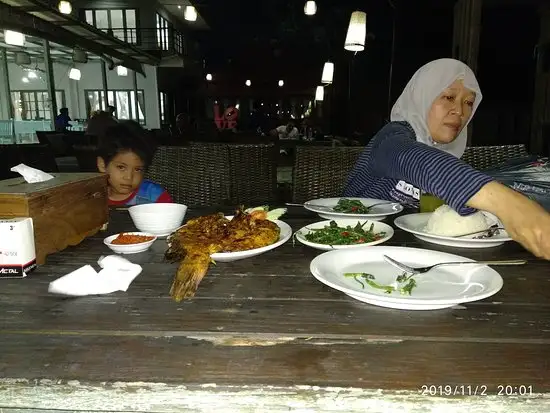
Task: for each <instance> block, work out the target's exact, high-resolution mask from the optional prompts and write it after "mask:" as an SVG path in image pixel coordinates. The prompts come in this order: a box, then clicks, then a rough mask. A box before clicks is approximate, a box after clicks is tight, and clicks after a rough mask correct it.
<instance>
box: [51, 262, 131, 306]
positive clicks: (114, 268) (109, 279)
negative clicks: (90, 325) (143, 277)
mask: <svg viewBox="0 0 550 413" xmlns="http://www.w3.org/2000/svg"><path fill="white" fill-rule="evenodd" d="M97 263H98V264H99V266H100V267H101V268H102V269H101V271H99V272H96V270H95V269H94V268H93V267H92V266H91V265H84V266H83V267H80V268H79V269H77V270H75V271H73V272H71V273H69V274H67V275H64V276H63V277H61V278H58V279H57V280H55V281H52V282H51V283H50V285H49V287H48V292H50V293H53V294H62V295H70V296H77V297H80V296H85V295H101V294H110V293H113V292H115V291H126V290H128V287H129V286H130V284H131V283H132V281H134V279H135V278H136V277H137V276H138V275H139V274H140V273H141V271H142V268H141V265H138V264H134V263H132V262H130V261H128V260H127V259H126V258H122V257H120V256H118V255H108V256H106V257H101V258H100V259H99V260H98V261H97Z"/></svg>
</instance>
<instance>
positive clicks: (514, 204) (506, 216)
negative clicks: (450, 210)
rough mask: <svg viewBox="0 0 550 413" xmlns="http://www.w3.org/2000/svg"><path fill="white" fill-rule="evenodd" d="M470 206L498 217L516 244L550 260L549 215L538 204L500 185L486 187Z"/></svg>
mask: <svg viewBox="0 0 550 413" xmlns="http://www.w3.org/2000/svg"><path fill="white" fill-rule="evenodd" d="M468 206H471V207H472V208H476V209H481V210H484V211H488V212H491V213H493V214H495V215H496V216H497V217H498V218H499V219H500V220H501V221H502V223H503V224H504V227H505V228H506V231H507V232H508V234H509V235H510V237H512V238H513V239H514V240H515V241H517V242H519V243H520V244H521V245H523V246H524V247H525V248H526V249H528V250H529V251H531V252H532V253H533V254H534V255H536V256H537V257H540V258H544V259H547V260H550V214H549V213H548V212H546V210H545V209H544V208H542V207H541V206H540V205H539V204H537V203H536V202H534V201H532V200H530V199H529V198H527V197H526V196H524V195H522V194H520V193H519V192H516V191H514V190H512V189H510V188H508V187H507V186H505V185H502V184H500V183H498V182H490V183H488V184H487V185H485V186H483V188H481V189H480V190H479V192H478V193H477V194H476V195H474V196H473V197H472V198H471V199H470V200H469V201H468Z"/></svg>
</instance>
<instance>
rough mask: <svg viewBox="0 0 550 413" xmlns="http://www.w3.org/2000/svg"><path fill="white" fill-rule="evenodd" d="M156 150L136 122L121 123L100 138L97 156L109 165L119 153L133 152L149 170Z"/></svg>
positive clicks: (106, 130) (110, 128) (108, 129)
mask: <svg viewBox="0 0 550 413" xmlns="http://www.w3.org/2000/svg"><path fill="white" fill-rule="evenodd" d="M154 151H155V148H154V147H153V145H152V143H151V142H150V139H149V136H148V135H147V133H146V131H145V130H143V128H142V127H141V126H140V125H139V124H138V123H137V122H134V121H121V122H118V124H117V125H115V126H111V127H109V128H107V129H105V132H104V133H103V134H102V136H100V138H99V145H98V148H97V156H99V157H101V158H102V159H103V162H105V165H108V164H109V163H110V162H111V161H112V160H113V158H114V157H115V156H117V155H118V154H119V153H124V152H133V153H135V154H136V155H137V156H139V157H140V159H141V160H142V161H143V163H144V165H145V167H146V168H147V167H148V166H149V165H151V162H152V160H153V155H154Z"/></svg>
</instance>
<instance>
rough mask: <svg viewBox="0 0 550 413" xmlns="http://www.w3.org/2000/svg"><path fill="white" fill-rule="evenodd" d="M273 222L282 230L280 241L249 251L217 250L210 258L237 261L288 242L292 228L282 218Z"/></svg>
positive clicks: (220, 260) (230, 217)
mask: <svg viewBox="0 0 550 413" xmlns="http://www.w3.org/2000/svg"><path fill="white" fill-rule="evenodd" d="M226 218H227V219H229V220H231V219H233V215H229V216H226ZM273 222H274V223H276V224H277V226H278V227H279V229H280V230H281V231H280V234H279V241H277V242H275V243H273V244H271V245H268V246H266V247H261V248H254V249H251V250H247V251H237V252H217V253H215V254H212V255H210V258H212V259H213V260H214V261H215V262H231V261H237V260H242V259H245V258H250V257H254V256H256V255H260V254H263V253H264V252H267V251H270V250H272V249H275V248H277V247H279V246H281V245H283V244H284V243H285V242H287V241H288V240H289V239H290V237H292V228H291V227H290V225H288V224H287V223H286V222H283V221H280V220H275V221H273ZM180 228H182V227H180ZM178 229H179V228H178Z"/></svg>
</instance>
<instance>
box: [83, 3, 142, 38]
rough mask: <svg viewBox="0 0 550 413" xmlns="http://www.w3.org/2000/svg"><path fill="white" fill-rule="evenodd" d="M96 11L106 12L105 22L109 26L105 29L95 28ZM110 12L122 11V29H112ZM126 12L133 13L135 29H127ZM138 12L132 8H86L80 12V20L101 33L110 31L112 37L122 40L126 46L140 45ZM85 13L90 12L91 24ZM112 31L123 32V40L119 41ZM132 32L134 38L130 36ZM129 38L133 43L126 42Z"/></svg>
mask: <svg viewBox="0 0 550 413" xmlns="http://www.w3.org/2000/svg"><path fill="white" fill-rule="evenodd" d="M98 11H105V12H107V22H108V26H109V27H108V28H107V29H100V28H98V27H97V16H96V12H98ZM112 11H122V27H113V21H112V17H111V12H112ZM128 11H133V12H134V15H135V21H136V27H128V19H127V16H126V13H127V12H128ZM138 11H139V9H137V8H134V7H116V8H104V7H86V8H85V9H82V10H81V17H82V20H84V22H86V23H87V24H89V25H91V26H93V27H95V28H96V29H98V30H101V31H104V32H108V31H109V30H110V31H111V33H112V36H113V37H116V38H117V39H119V40H122V41H124V42H126V43H128V44H133V45H140V44H141V39H140V32H139V29H140V27H141V24H140V19H139V13H138ZM86 12H92V23H89V22H88V19H87V16H86ZM113 29H114V30H117V29H118V30H121V29H122V30H123V32H124V36H123V38H122V39H121V38H120V37H118V36H115V34H114V32H113ZM132 30H133V31H134V32H135V33H134V36H132ZM129 38H130V39H131V40H134V41H133V42H132V41H129V40H128V39H129Z"/></svg>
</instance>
